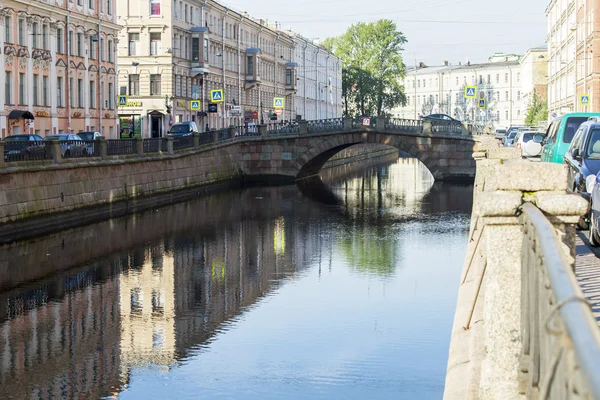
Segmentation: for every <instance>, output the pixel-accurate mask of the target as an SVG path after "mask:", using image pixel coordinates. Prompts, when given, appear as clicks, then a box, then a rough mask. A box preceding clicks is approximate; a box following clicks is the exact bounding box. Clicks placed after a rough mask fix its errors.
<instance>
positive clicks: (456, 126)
mask: <svg viewBox="0 0 600 400" xmlns="http://www.w3.org/2000/svg"><path fill="white" fill-rule="evenodd" d="M463 128H464V126H463V124H461V123H460V122H455V121H443V120H437V119H432V120H431V132H432V133H455V134H461V133H462V132H463Z"/></svg>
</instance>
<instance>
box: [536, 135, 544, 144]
mask: <svg viewBox="0 0 600 400" xmlns="http://www.w3.org/2000/svg"><path fill="white" fill-rule="evenodd" d="M533 141H534V142H535V143H543V142H544V136H542V135H535V136H534V137H533Z"/></svg>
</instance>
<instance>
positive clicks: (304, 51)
mask: <svg viewBox="0 0 600 400" xmlns="http://www.w3.org/2000/svg"><path fill="white" fill-rule="evenodd" d="M307 48H308V40H307V39H304V49H303V50H302V57H303V61H302V64H303V67H304V76H303V77H302V78H303V79H302V80H303V81H304V113H303V118H304V120H305V121H306V49H307Z"/></svg>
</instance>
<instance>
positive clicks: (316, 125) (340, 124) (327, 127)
mask: <svg viewBox="0 0 600 400" xmlns="http://www.w3.org/2000/svg"><path fill="white" fill-rule="evenodd" d="M307 128H308V133H317V132H335V131H343V130H344V119H343V118H334V119H319V120H316V121H308V123H307Z"/></svg>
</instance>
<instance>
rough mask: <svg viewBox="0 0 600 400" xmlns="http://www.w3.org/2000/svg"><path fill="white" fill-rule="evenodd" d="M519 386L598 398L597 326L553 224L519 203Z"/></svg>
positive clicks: (542, 395) (538, 393)
mask: <svg viewBox="0 0 600 400" xmlns="http://www.w3.org/2000/svg"><path fill="white" fill-rule="evenodd" d="M521 223H522V224H523V230H524V240H523V250H522V252H521V255H522V261H523V264H522V265H523V268H522V281H521V282H522V292H521V293H522V299H521V307H522V309H521V310H522V312H521V331H522V344H523V346H522V352H521V358H520V364H521V367H520V374H521V376H520V387H519V389H520V391H521V392H522V393H525V394H527V397H528V398H539V399H561V400H562V399H572V398H578V399H600V330H599V329H598V323H597V322H596V320H595V319H594V316H593V314H592V310H591V308H590V306H589V304H588V303H587V301H586V299H585V298H584V297H583V294H582V292H581V289H580V288H579V285H578V282H577V281H576V278H575V274H574V273H573V271H572V268H571V267H570V264H569V262H568V260H567V259H566V258H565V257H566V254H565V251H564V250H563V249H564V246H563V244H562V243H561V241H560V240H559V238H558V237H557V234H556V230H555V228H554V226H553V225H552V224H551V223H550V221H549V220H548V219H547V218H546V216H545V215H544V214H543V213H542V212H541V211H540V210H539V209H538V208H537V207H535V206H534V205H532V204H531V203H525V204H524V205H523V206H522V214H521Z"/></svg>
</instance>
